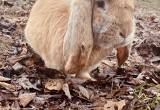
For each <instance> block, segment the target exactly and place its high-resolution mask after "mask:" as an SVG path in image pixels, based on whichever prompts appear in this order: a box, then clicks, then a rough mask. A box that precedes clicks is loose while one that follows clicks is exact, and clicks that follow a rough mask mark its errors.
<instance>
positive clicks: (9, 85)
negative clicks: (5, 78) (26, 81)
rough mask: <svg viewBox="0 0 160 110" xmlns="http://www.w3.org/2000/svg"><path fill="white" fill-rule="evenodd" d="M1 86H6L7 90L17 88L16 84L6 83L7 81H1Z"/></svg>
mask: <svg viewBox="0 0 160 110" xmlns="http://www.w3.org/2000/svg"><path fill="white" fill-rule="evenodd" d="M0 86H2V87H4V88H6V89H7V90H13V91H15V90H16V86H15V85H12V84H8V83H5V82H0Z"/></svg>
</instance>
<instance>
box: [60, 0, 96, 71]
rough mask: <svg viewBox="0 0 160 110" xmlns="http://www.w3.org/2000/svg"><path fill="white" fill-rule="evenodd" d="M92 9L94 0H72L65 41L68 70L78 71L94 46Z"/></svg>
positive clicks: (84, 63) (65, 57) (66, 67)
mask: <svg viewBox="0 0 160 110" xmlns="http://www.w3.org/2000/svg"><path fill="white" fill-rule="evenodd" d="M92 9H93V2H92V0H72V4H71V6H70V15H69V21H68V27H67V30H66V33H65V36H64V43H63V53H64V59H65V63H66V65H65V70H66V71H67V72H70V73H72V72H78V71H79V70H80V69H81V68H82V67H84V66H85V65H86V63H87V62H88V59H89V56H90V54H91V51H92V48H93V35H92ZM78 68H79V69H78Z"/></svg>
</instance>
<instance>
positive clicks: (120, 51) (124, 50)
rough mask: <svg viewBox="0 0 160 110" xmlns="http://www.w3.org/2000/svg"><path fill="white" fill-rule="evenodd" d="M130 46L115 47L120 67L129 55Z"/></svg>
mask: <svg viewBox="0 0 160 110" xmlns="http://www.w3.org/2000/svg"><path fill="white" fill-rule="evenodd" d="M130 49H131V46H129V45H128V46H124V47H119V48H117V60H118V66H119V67H120V66H121V65H122V64H123V63H124V62H125V61H126V60H127V59H128V57H129V54H130Z"/></svg>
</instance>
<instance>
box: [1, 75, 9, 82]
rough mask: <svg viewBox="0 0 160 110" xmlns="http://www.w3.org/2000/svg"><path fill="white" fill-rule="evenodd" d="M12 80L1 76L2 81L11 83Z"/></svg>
mask: <svg viewBox="0 0 160 110" xmlns="http://www.w3.org/2000/svg"><path fill="white" fill-rule="evenodd" d="M10 80H11V79H10V78H5V77H3V76H0V81H1V82H2V81H10Z"/></svg>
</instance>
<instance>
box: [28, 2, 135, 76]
mask: <svg viewBox="0 0 160 110" xmlns="http://www.w3.org/2000/svg"><path fill="white" fill-rule="evenodd" d="M94 1H95V5H93V3H94ZM98 2H102V4H103V5H99V4H98ZM133 10H134V3H133V0H37V1H36V3H35V5H34V6H33V8H32V10H31V13H30V17H29V20H28V23H27V26H26V29H25V36H26V40H27V42H28V43H29V44H30V46H31V47H32V48H33V50H34V51H35V52H36V53H37V54H39V55H40V56H41V57H42V59H43V60H44V62H45V64H46V66H47V67H49V68H53V69H57V70H59V71H63V72H66V73H76V74H83V73H86V71H90V70H91V69H93V68H92V67H94V65H96V64H97V63H98V62H100V61H101V60H102V59H103V58H104V57H105V56H107V55H108V54H109V53H111V51H112V49H113V48H117V58H118V63H119V65H121V64H122V63H124V62H125V60H127V58H128V55H129V51H130V45H131V42H132V41H133V36H134V20H133ZM92 15H93V16H92ZM92 31H93V32H92ZM129 40H130V41H129Z"/></svg>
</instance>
